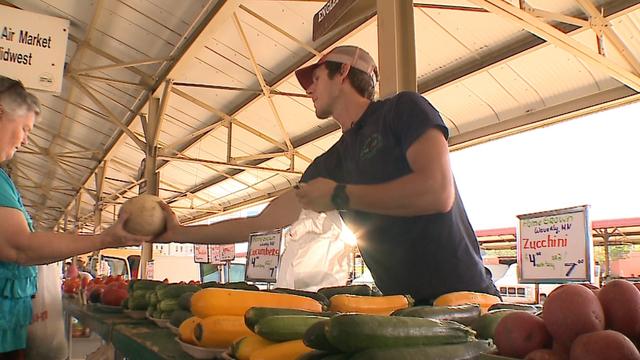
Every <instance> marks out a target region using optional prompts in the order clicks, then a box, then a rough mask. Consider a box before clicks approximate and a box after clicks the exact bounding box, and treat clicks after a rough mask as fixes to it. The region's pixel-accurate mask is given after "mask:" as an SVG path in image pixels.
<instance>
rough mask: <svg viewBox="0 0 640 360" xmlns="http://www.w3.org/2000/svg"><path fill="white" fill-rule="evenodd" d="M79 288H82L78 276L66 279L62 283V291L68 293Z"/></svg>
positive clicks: (72, 292) (73, 292) (74, 291)
mask: <svg viewBox="0 0 640 360" xmlns="http://www.w3.org/2000/svg"><path fill="white" fill-rule="evenodd" d="M78 290H80V279H78V278H70V279H66V280H65V281H64V284H63V285H62V291H64V292H65V293H67V294H75V293H76V292H78Z"/></svg>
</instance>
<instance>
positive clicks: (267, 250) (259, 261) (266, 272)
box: [245, 230, 282, 282]
mask: <svg viewBox="0 0 640 360" xmlns="http://www.w3.org/2000/svg"><path fill="white" fill-rule="evenodd" d="M281 246H282V231H281V230H277V231H271V232H263V233H256V234H251V236H250V237H249V246H248V248H247V268H246V274H245V279H246V280H247V281H265V282H276V278H277V275H278V264H279V263H280V252H281Z"/></svg>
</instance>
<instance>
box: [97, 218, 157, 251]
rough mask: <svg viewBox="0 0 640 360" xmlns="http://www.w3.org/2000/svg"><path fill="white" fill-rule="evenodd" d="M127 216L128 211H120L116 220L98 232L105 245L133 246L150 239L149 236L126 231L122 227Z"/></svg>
mask: <svg viewBox="0 0 640 360" xmlns="http://www.w3.org/2000/svg"><path fill="white" fill-rule="evenodd" d="M128 217H129V213H127V212H121V214H120V215H119V216H118V221H116V223H115V224H113V225H111V226H110V227H109V228H108V229H106V230H105V231H103V232H102V233H101V234H100V235H101V236H102V239H103V241H104V244H103V245H104V246H105V247H121V246H135V245H140V244H141V243H143V242H145V241H149V240H151V236H142V235H134V234H131V233H129V232H127V231H126V230H125V229H124V223H125V222H126V221H127V218H128Z"/></svg>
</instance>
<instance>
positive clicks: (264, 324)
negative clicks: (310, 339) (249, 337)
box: [254, 315, 329, 342]
mask: <svg viewBox="0 0 640 360" xmlns="http://www.w3.org/2000/svg"><path fill="white" fill-rule="evenodd" d="M328 319H329V318H328V317H322V316H313V315H276V316H269V317H266V318H264V319H262V320H260V321H259V322H258V324H256V326H255V327H254V332H255V333H256V334H258V335H260V336H262V337H263V338H265V339H267V340H271V341H276V342H282V341H289V340H298V339H302V338H303V337H304V333H305V331H307V329H309V327H310V326H311V325H313V324H315V323H317V322H318V321H322V320H328Z"/></svg>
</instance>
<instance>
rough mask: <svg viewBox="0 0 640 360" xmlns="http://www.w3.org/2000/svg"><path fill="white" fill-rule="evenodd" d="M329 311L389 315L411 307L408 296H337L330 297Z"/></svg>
mask: <svg viewBox="0 0 640 360" xmlns="http://www.w3.org/2000/svg"><path fill="white" fill-rule="evenodd" d="M330 301H331V305H330V306H329V310H330V311H336V312H343V313H346V312H350V313H361V314H375V315H389V314H391V313H392V312H394V311H396V310H399V309H405V308H407V307H409V306H411V305H413V299H411V297H410V296H408V295H389V296H359V295H346V294H339V295H333V296H332V297H331V300H330Z"/></svg>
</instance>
